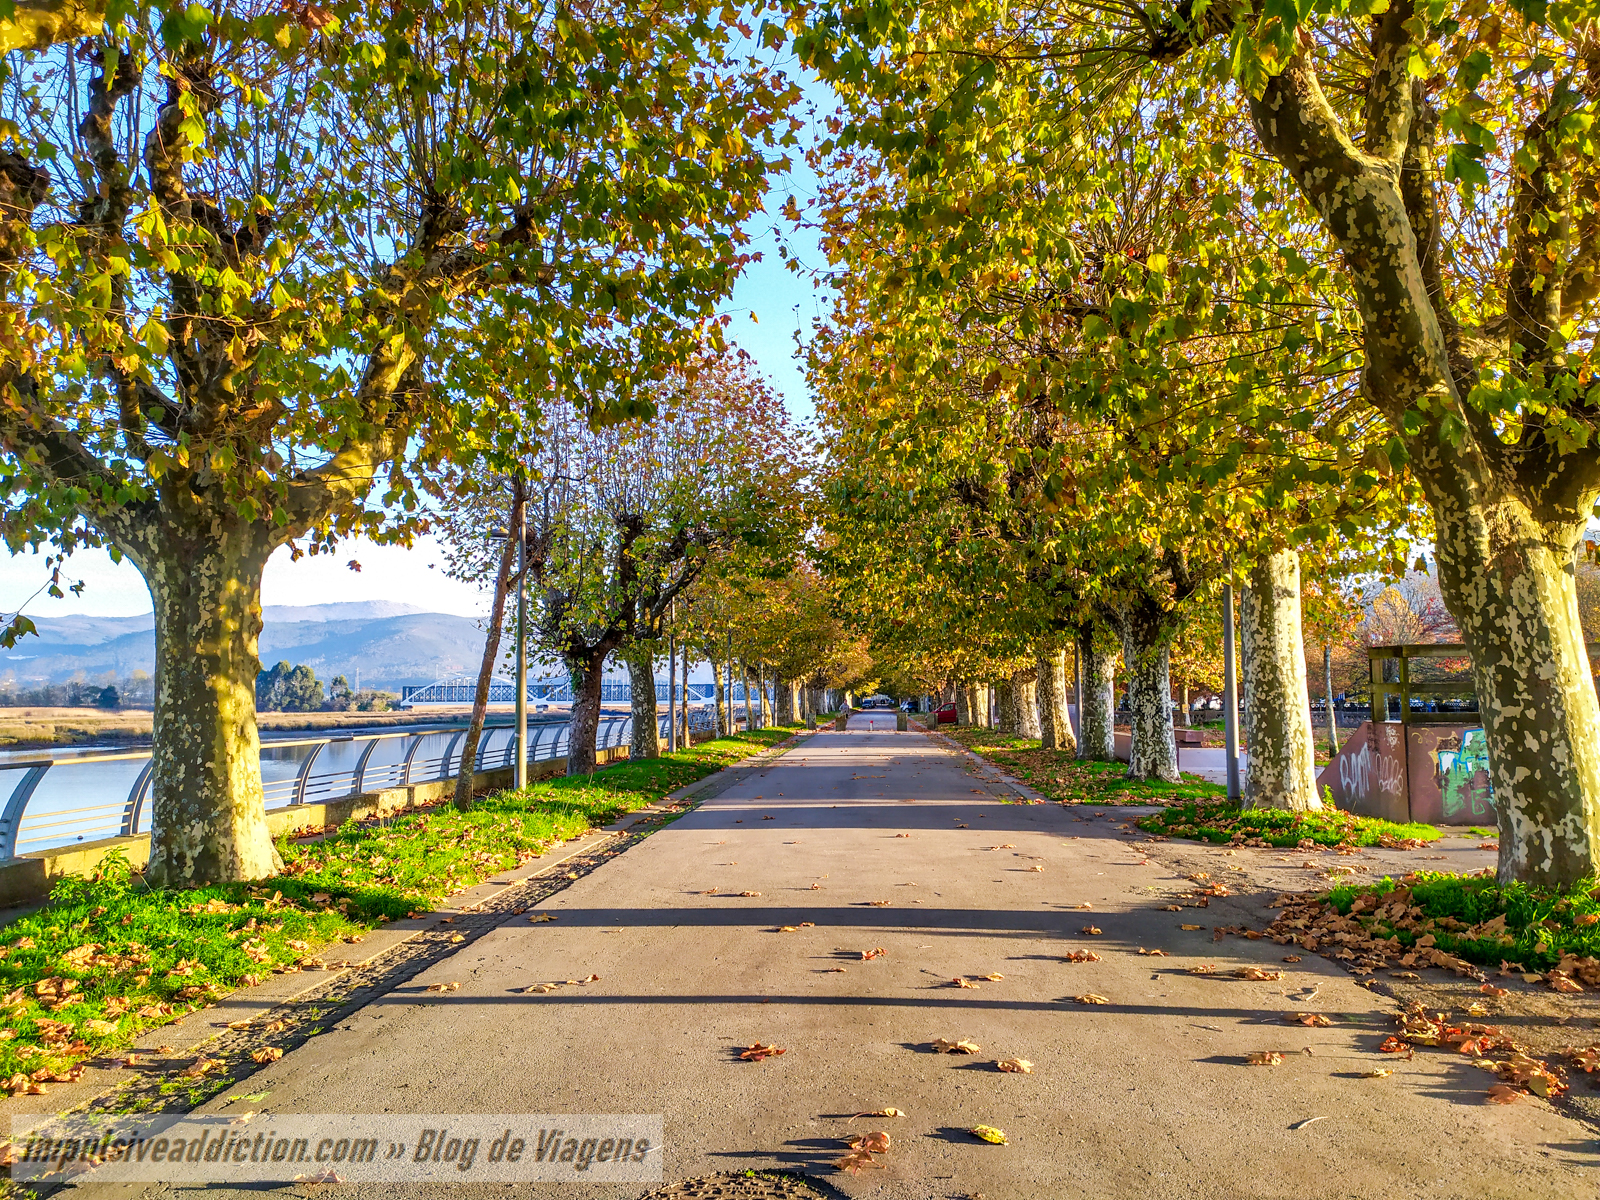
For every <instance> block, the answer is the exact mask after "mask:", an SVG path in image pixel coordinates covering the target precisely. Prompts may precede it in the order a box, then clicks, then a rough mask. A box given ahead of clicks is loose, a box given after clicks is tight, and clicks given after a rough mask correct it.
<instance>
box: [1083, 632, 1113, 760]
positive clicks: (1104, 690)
mask: <svg viewBox="0 0 1600 1200" xmlns="http://www.w3.org/2000/svg"><path fill="white" fill-rule="evenodd" d="M1078 655H1079V657H1080V658H1081V659H1082V660H1083V696H1082V697H1081V698H1080V701H1079V705H1078V757H1079V758H1082V759H1088V760H1090V761H1092V762H1114V761H1116V757H1117V741H1116V730H1117V713H1116V708H1115V707H1114V701H1113V696H1112V689H1111V684H1112V681H1113V680H1114V679H1115V678H1116V673H1117V656H1116V654H1115V652H1113V651H1111V650H1109V649H1105V648H1101V647H1097V646H1096V645H1095V639H1094V635H1093V634H1092V633H1084V634H1082V635H1081V636H1080V637H1079V638H1078Z"/></svg>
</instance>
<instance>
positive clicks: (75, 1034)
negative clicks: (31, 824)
mask: <svg viewBox="0 0 1600 1200" xmlns="http://www.w3.org/2000/svg"><path fill="white" fill-rule="evenodd" d="M795 732H796V731H795V730H794V729H793V728H789V729H764V730H757V731H755V732H753V733H748V734H737V735H734V736H732V737H727V738H719V739H717V740H715V741H710V742H703V743H701V744H700V745H697V746H695V747H693V748H692V749H688V750H682V751H679V752H678V753H676V754H672V755H663V756H662V757H661V758H658V759H650V760H646V761H643V762H637V763H635V762H622V763H618V764H615V765H613V766H609V767H605V768H603V769H601V770H599V771H596V772H595V773H594V774H593V775H585V776H574V777H566V778H558V779H549V780H544V781H541V782H539V783H535V784H533V785H532V786H530V787H528V788H525V789H523V790H522V791H520V792H515V791H503V792H498V793H495V794H493V795H491V796H488V797H485V798H483V799H481V800H479V801H478V803H477V804H476V805H475V806H474V807H473V808H472V810H471V811H469V812H465V813H463V812H458V811H456V809H455V808H454V807H453V806H451V805H449V804H445V805H441V806H438V807H435V808H431V809H427V810H423V811H420V812H415V813H409V814H405V815H401V816H396V817H392V818H389V819H387V820H385V821H371V822H350V823H348V824H346V825H345V826H344V827H343V828H341V829H340V830H338V831H337V832H336V833H334V834H332V835H330V836H328V837H326V838H323V839H321V840H318V841H313V842H291V841H289V840H288V839H281V840H280V841H279V843H278V848H279V851H280V853H281V854H282V855H283V858H284V864H285V871H284V873H283V875H281V876H279V877H278V878H275V879H272V880H268V881H264V882H261V883H254V884H220V885H215V886H212V887H203V888H194V889H188V890H183V891H166V890H157V889H153V888H150V887H149V886H148V885H146V884H145V883H144V881H143V878H142V877H141V876H140V875H139V874H138V873H137V872H135V871H133V870H131V869H130V867H129V864H128V862H127V860H126V858H124V857H123V856H122V855H121V854H120V853H118V854H113V855H110V856H108V857H107V858H105V859H103V860H102V861H101V863H100V866H99V869H98V870H97V871H96V873H95V875H94V876H93V877H92V878H82V877H78V876H70V877H68V878H65V879H63V880H61V881H60V882H59V883H58V884H56V886H55V888H54V890H53V891H52V892H51V894H50V901H49V903H48V904H47V905H46V906H45V907H44V908H42V909H40V910H39V911H38V912H35V913H31V914H29V915H27V916H25V917H22V918H19V919H18V920H16V921H14V922H12V923H11V924H10V925H9V926H8V927H7V928H6V929H5V932H4V934H3V935H0V942H3V945H0V1087H4V1088H6V1089H8V1090H10V1091H12V1092H17V1091H19V1090H26V1089H27V1088H29V1087H30V1086H33V1087H39V1088H45V1089H47V1088H48V1087H49V1085H50V1084H51V1083H59V1082H65V1081H68V1080H70V1079H72V1078H75V1073H76V1072H80V1071H81V1067H78V1066H76V1064H79V1063H81V1061H82V1060H83V1059H85V1058H88V1057H91V1056H94V1055H99V1054H106V1053H109V1052H111V1051H115V1050H119V1049H121V1048H123V1047H125V1046H127V1045H128V1044H129V1043H131V1042H132V1041H134V1040H135V1039H136V1038H137V1037H138V1036H139V1035H140V1034H141V1033H143V1032H144V1031H145V1030H147V1029H149V1028H152V1027H154V1026H158V1025H164V1024H166V1023H168V1022H170V1021H172V1020H175V1019H176V1018H178V1017H180V1016H183V1015H184V1014H185V1013H188V1012H191V1011H193V1010H194V1009H196V1008H199V1007H202V1006H204V1005H206V1004H209V1003H214V1002H215V1001H216V1000H217V999H218V998H220V997H221V996H224V995H226V994H227V993H228V992H231V991H233V990H235V989H236V988H240V987H249V986H253V985H254V984H256V983H259V982H261V981H262V980H263V979H265V978H266V977H267V975H268V974H269V973H271V972H272V971H273V969H274V968H279V969H296V968H297V964H299V963H300V962H302V961H304V960H305V959H307V958H310V957H312V956H313V955H315V954H316V953H317V951H319V950H320V949H322V948H323V947H326V946H328V945H330V944H332V943H335V942H338V941H340V940H341V939H350V940H354V939H356V938H359V937H360V936H361V935H362V934H363V933H366V932H367V931H369V930H371V929H373V928H374V927H376V926H378V925H380V924H383V923H384V922H386V921H390V920H394V919H397V918H402V917H405V916H406V915H408V914H409V913H412V912H415V911H417V910H419V909H420V910H426V909H429V908H432V907H433V905H434V904H435V902H437V901H438V900H441V899H443V898H444V897H446V896H448V895H451V894H452V893H455V892H459V891H461V890H463V889H464V888H468V887H472V886H473V885H475V884H478V883H481V882H482V881H483V880H485V879H487V878H489V877H490V876H493V875H497V874H499V873H500V872H502V871H506V870H509V869H510V868H512V867H515V866H517V865H518V864H519V863H524V862H527V861H529V860H531V859H534V858H537V857H539V856H541V855H542V854H544V853H546V852H548V851H550V850H552V849H554V848H555V847H557V846H559V845H561V844H562V843H563V842H565V841H567V840H569V839H571V838H575V837H578V836H580V835H581V834H583V833H584V832H585V831H587V830H588V829H591V828H593V827H595V826H597V825H605V824H608V823H609V822H611V821H614V820H616V819H617V818H618V817H620V816H623V815H625V814H627V813H630V812H633V811H635V810H637V809H639V808H642V807H644V806H645V805H647V804H652V803H655V802H656V801H658V800H660V799H661V798H662V797H663V796H665V795H666V794H667V793H669V792H672V791H674V790H676V789H677V788H680V787H682V786H684V785H685V784H689V783H693V782H694V781H696V780H698V779H702V778H704V777H705V776H707V775H711V774H714V773H715V772H717V771H719V770H721V769H722V768H724V767H726V766H728V765H730V764H732V763H735V762H737V761H739V760H740V759H743V758H746V757H748V756H749V755H750V754H751V753H752V752H754V751H759V750H761V749H763V748H766V747H770V746H772V745H775V744H777V743H778V742H781V741H783V740H784V739H785V738H787V737H790V736H791V735H793V734H794V733H795Z"/></svg>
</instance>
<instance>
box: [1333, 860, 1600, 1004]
mask: <svg viewBox="0 0 1600 1200" xmlns="http://www.w3.org/2000/svg"><path fill="white" fill-rule="evenodd" d="M1596 884H1597V881H1596V880H1593V879H1589V880H1585V881H1584V882H1582V883H1580V884H1578V885H1577V886H1576V887H1573V888H1569V889H1564V890H1559V891H1554V890H1548V889H1543V888H1533V887H1528V886H1527V885H1526V884H1520V883H1513V884H1509V885H1507V886H1504V887H1502V886H1501V885H1500V884H1499V883H1497V882H1496V881H1495V879H1494V877H1493V876H1491V875H1456V874H1449V873H1445V872H1441V871H1417V872H1415V873H1414V874H1411V875H1407V876H1405V877H1404V878H1402V879H1398V880H1396V879H1382V880H1379V881H1378V882H1376V883H1374V884H1369V885H1350V884H1341V885H1339V886H1337V887H1334V888H1331V889H1330V890H1329V892H1328V895H1327V899H1326V901H1324V902H1323V903H1325V905H1326V906H1327V907H1328V908H1331V909H1332V910H1334V911H1335V912H1337V914H1338V916H1339V917H1340V918H1345V919H1348V920H1353V921H1354V922H1355V924H1356V926H1357V927H1359V929H1360V930H1361V932H1362V933H1363V934H1364V935H1365V936H1366V937H1369V938H1371V939H1373V940H1374V941H1377V940H1388V939H1393V940H1394V945H1396V946H1398V947H1400V948H1402V949H1403V950H1405V951H1413V950H1416V949H1419V948H1420V949H1422V950H1428V949H1437V950H1440V951H1443V952H1444V953H1445V954H1450V955H1454V956H1456V957H1457V958H1461V959H1465V960H1466V961H1467V962H1473V963H1479V964H1482V965H1484V966H1491V967H1499V966H1502V965H1503V964H1504V965H1506V966H1509V967H1511V968H1515V969H1521V970H1525V971H1529V972H1533V971H1549V970H1552V969H1554V968H1561V967H1562V964H1563V963H1567V964H1568V965H1567V966H1566V967H1565V968H1564V969H1565V970H1567V971H1571V970H1572V964H1571V960H1573V959H1577V960H1588V963H1589V964H1592V965H1588V966H1582V967H1580V970H1582V971H1583V974H1584V975H1585V976H1592V978H1588V980H1587V981H1588V982H1590V983H1591V984H1594V983H1600V974H1597V969H1600V964H1596V963H1595V962H1594V960H1595V959H1596V957H1597V956H1600V886H1596ZM1430 939H1431V940H1430ZM1424 941H1427V945H1425V946H1420V947H1419V943H1421V942H1424ZM1408 965H1409V964H1408ZM1552 982H1553V981H1552ZM1564 990H1565V989H1564ZM1571 990H1581V988H1575V989H1571Z"/></svg>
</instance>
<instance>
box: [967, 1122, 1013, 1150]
mask: <svg viewBox="0 0 1600 1200" xmlns="http://www.w3.org/2000/svg"><path fill="white" fill-rule="evenodd" d="M972 1136H973V1137H975V1138H982V1139H983V1140H984V1141H986V1142H989V1143H991V1144H993V1145H996V1146H1005V1145H1008V1144H1009V1139H1007V1137H1006V1135H1005V1134H1004V1133H1002V1132H1000V1130H998V1129H996V1128H995V1127H994V1126H993V1125H974V1126H973V1127H972Z"/></svg>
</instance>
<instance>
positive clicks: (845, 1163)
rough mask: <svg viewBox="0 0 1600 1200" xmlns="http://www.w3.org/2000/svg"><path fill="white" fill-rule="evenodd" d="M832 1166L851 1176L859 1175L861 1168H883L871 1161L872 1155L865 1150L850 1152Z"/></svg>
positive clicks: (878, 1163)
mask: <svg viewBox="0 0 1600 1200" xmlns="http://www.w3.org/2000/svg"><path fill="white" fill-rule="evenodd" d="M833 1165H834V1166H836V1167H838V1168H839V1169H840V1170H841V1171H849V1172H850V1174H852V1175H855V1174H857V1173H859V1172H860V1170H861V1169H862V1168H863V1167H881V1166H883V1164H882V1163H881V1162H877V1161H876V1160H875V1159H873V1157H872V1155H871V1154H870V1153H869V1152H867V1151H866V1150H852V1151H850V1153H849V1154H846V1155H845V1156H844V1157H843V1158H841V1159H838V1160H836V1161H835V1162H834V1164H833Z"/></svg>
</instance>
